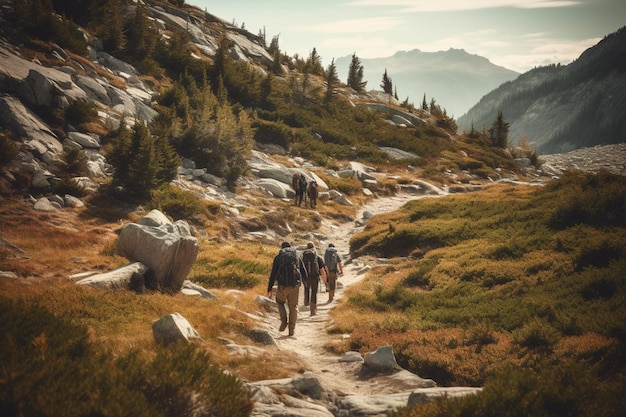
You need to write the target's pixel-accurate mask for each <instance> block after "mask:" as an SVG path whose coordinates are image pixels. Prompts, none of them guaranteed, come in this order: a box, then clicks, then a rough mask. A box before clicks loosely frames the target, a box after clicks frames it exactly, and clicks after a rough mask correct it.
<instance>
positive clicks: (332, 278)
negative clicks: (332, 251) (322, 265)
mask: <svg viewBox="0 0 626 417" xmlns="http://www.w3.org/2000/svg"><path fill="white" fill-rule="evenodd" d="M327 278H328V281H326V290H328V302H329V303H330V302H331V301H333V298H335V289H336V288H337V271H328V277H327Z"/></svg>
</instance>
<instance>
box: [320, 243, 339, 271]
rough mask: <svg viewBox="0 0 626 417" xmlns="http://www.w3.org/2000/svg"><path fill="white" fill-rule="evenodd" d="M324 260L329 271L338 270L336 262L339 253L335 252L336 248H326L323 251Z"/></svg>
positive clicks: (337, 261)
mask: <svg viewBox="0 0 626 417" xmlns="http://www.w3.org/2000/svg"><path fill="white" fill-rule="evenodd" d="M324 262H325V263H326V268H328V271H329V272H338V269H337V263H339V253H337V249H335V248H328V249H326V252H324Z"/></svg>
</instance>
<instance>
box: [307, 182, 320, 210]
mask: <svg viewBox="0 0 626 417" xmlns="http://www.w3.org/2000/svg"><path fill="white" fill-rule="evenodd" d="M306 193H307V196H308V197H309V207H311V208H312V209H314V208H315V207H316V206H317V196H318V194H319V192H318V190H317V181H315V180H312V181H311V182H309V185H308V186H307V188H306Z"/></svg>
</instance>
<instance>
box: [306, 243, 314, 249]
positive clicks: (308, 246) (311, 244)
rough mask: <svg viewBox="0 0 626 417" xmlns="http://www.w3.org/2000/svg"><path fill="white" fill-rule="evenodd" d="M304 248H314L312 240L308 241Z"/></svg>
mask: <svg viewBox="0 0 626 417" xmlns="http://www.w3.org/2000/svg"><path fill="white" fill-rule="evenodd" d="M306 248H307V249H313V248H315V245H313V242H309V243H307V244H306Z"/></svg>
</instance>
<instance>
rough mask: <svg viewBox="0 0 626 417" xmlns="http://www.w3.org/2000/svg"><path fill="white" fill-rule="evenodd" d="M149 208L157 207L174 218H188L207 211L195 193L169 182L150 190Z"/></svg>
mask: <svg viewBox="0 0 626 417" xmlns="http://www.w3.org/2000/svg"><path fill="white" fill-rule="evenodd" d="M148 208H149V209H158V210H160V211H161V212H163V213H165V214H167V215H169V216H171V217H172V218H173V219H174V220H180V219H183V220H188V219H193V218H194V217H196V216H203V215H205V214H206V213H207V208H206V206H205V205H204V204H203V203H202V201H201V200H200V198H198V196H196V194H194V193H192V192H190V191H185V190H182V189H180V188H178V187H175V186H172V185H170V184H163V185H162V186H161V187H159V188H157V189H156V190H154V191H153V192H152V198H151V199H150V202H149V204H148Z"/></svg>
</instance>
